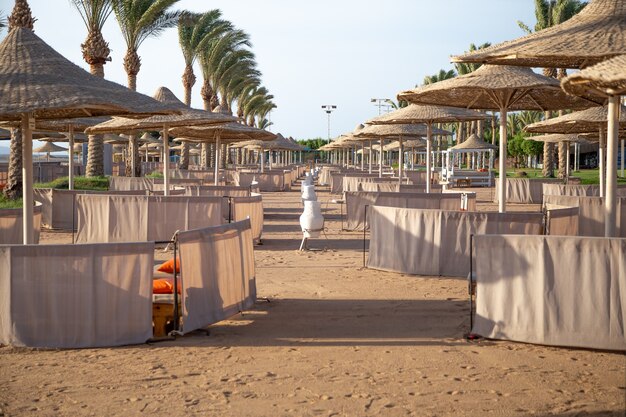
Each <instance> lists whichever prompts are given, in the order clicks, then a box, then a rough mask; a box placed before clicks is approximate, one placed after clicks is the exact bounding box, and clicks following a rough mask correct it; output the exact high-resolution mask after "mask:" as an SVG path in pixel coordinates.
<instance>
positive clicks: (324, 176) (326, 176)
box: [317, 167, 339, 185]
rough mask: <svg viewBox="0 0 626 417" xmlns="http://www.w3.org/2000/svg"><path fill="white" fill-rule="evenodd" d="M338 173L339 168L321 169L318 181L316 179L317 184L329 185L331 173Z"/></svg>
mask: <svg viewBox="0 0 626 417" xmlns="http://www.w3.org/2000/svg"><path fill="white" fill-rule="evenodd" d="M338 172H339V168H335V167H322V169H321V171H320V173H319V176H318V179H317V183H318V184H319V185H330V180H331V179H330V176H331V174H332V173H338Z"/></svg>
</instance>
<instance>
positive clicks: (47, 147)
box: [33, 142, 67, 153]
mask: <svg viewBox="0 0 626 417" xmlns="http://www.w3.org/2000/svg"><path fill="white" fill-rule="evenodd" d="M33 152H37V153H52V152H67V148H64V147H62V146H59V145H55V144H54V143H52V142H46V143H44V144H43V145H41V146H39V147H37V148H35V149H33Z"/></svg>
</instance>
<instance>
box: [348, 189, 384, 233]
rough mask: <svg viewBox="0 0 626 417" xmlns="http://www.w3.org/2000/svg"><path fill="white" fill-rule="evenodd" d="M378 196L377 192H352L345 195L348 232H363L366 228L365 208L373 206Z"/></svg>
mask: <svg viewBox="0 0 626 417" xmlns="http://www.w3.org/2000/svg"><path fill="white" fill-rule="evenodd" d="M377 196H378V193H377V192H364V191H352V192H346V193H344V199H345V202H346V229H347V230H363V228H365V227H366V219H365V206H370V207H371V206H373V205H374V201H376V197H377Z"/></svg>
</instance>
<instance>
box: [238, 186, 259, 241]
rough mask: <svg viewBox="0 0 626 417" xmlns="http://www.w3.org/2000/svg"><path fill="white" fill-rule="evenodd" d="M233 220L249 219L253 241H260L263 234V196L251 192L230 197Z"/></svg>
mask: <svg viewBox="0 0 626 417" xmlns="http://www.w3.org/2000/svg"><path fill="white" fill-rule="evenodd" d="M231 207H232V216H233V220H234V221H236V222H238V221H242V220H245V219H250V228H251V235H252V239H253V241H254V243H260V242H261V236H262V234H263V221H264V216H263V197H262V196H261V195H260V194H252V195H251V196H250V197H234V198H232V199H231Z"/></svg>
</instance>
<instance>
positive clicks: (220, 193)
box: [185, 185, 250, 219]
mask: <svg viewBox="0 0 626 417" xmlns="http://www.w3.org/2000/svg"><path fill="white" fill-rule="evenodd" d="M185 195H189V196H205V197H222V214H223V215H224V218H225V219H228V210H229V207H228V198H225V197H249V196H250V187H240V186H238V185H200V186H198V185H195V186H187V187H185Z"/></svg>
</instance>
